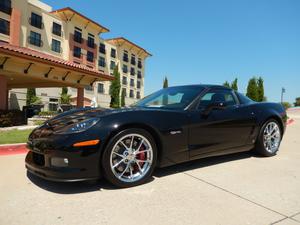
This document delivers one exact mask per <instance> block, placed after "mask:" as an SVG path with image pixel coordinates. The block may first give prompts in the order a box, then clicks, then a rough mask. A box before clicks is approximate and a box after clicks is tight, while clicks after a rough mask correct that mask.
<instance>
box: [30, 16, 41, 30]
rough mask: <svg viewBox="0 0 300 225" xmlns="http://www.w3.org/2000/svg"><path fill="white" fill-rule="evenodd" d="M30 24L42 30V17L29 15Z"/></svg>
mask: <svg viewBox="0 0 300 225" xmlns="http://www.w3.org/2000/svg"><path fill="white" fill-rule="evenodd" d="M30 24H31V26H34V27H36V28H39V29H42V28H43V23H42V16H40V15H38V14H35V13H31V18H30Z"/></svg>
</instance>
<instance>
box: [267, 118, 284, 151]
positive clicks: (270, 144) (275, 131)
mask: <svg viewBox="0 0 300 225" xmlns="http://www.w3.org/2000/svg"><path fill="white" fill-rule="evenodd" d="M280 141H281V133H280V128H279V126H278V124H277V123H275V122H270V123H268V124H267V125H266V127H265V129H264V133H263V143H264V147H265V149H266V150H267V151H268V152H269V153H275V152H276V151H277V150H278V148H279V145H280Z"/></svg>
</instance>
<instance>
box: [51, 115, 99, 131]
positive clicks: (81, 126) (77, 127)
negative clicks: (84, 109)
mask: <svg viewBox="0 0 300 225" xmlns="http://www.w3.org/2000/svg"><path fill="white" fill-rule="evenodd" d="M99 120H100V119H99V118H90V119H85V120H82V121H80V122H77V123H74V124H71V125H69V126H67V127H65V128H64V129H61V130H58V131H56V132H55V133H57V134H73V133H80V132H83V131H86V130H88V129H89V128H91V127H92V126H94V125H95V124H96V123H98V122H99Z"/></svg>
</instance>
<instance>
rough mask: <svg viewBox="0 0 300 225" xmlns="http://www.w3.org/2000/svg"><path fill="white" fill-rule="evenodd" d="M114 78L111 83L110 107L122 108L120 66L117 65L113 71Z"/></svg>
mask: <svg viewBox="0 0 300 225" xmlns="http://www.w3.org/2000/svg"><path fill="white" fill-rule="evenodd" d="M113 76H114V78H115V79H114V80H113V81H112V82H111V85H110V107H111V108H120V89H121V82H120V73H119V66H118V65H117V66H115V68H114V72H113Z"/></svg>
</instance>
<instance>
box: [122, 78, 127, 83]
mask: <svg viewBox="0 0 300 225" xmlns="http://www.w3.org/2000/svg"><path fill="white" fill-rule="evenodd" d="M122 84H123V85H127V77H122Z"/></svg>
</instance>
